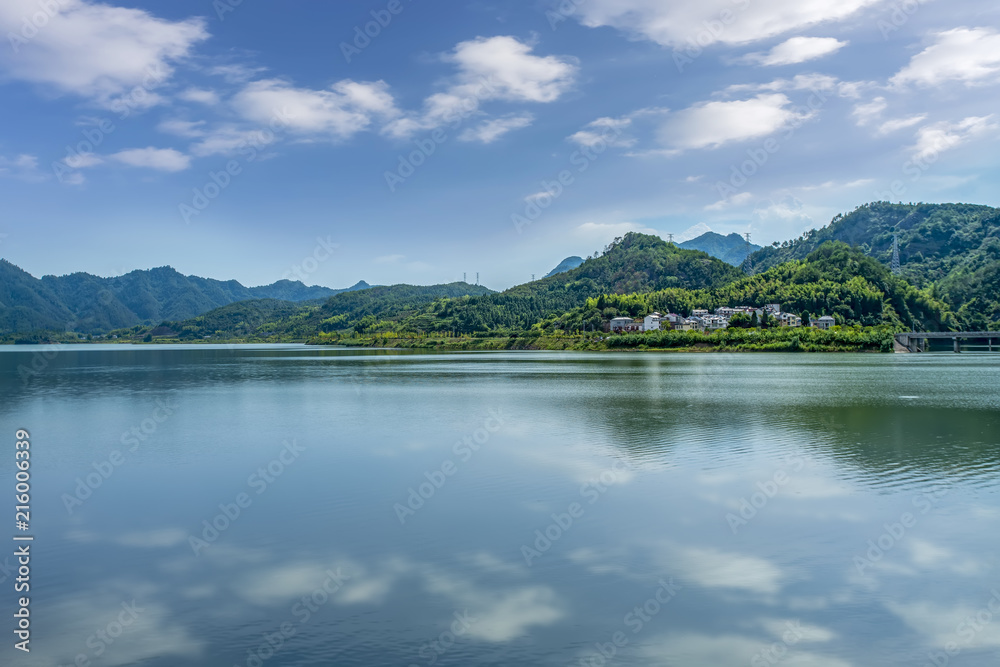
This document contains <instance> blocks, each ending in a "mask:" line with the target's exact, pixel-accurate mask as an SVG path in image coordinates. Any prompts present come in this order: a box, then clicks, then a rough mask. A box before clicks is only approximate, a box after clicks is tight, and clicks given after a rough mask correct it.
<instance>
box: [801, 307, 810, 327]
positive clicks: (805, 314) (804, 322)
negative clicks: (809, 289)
mask: <svg viewBox="0 0 1000 667" xmlns="http://www.w3.org/2000/svg"><path fill="white" fill-rule="evenodd" d="M802 326H804V327H808V326H812V320H811V319H810V316H809V311H808V310H807V311H805V312H803V313H802Z"/></svg>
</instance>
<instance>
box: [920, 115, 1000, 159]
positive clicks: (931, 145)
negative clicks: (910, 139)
mask: <svg viewBox="0 0 1000 667" xmlns="http://www.w3.org/2000/svg"><path fill="white" fill-rule="evenodd" d="M992 119H993V114H990V115H989V116H969V117H968V118H964V119H962V120H960V121H958V122H955V123H949V122H947V121H942V122H940V123H933V124H931V125H925V126H924V127H922V128H920V129H919V130H917V141H916V143H915V144H914V145H913V146H912V147H911V151H912V153H913V158H914V160H918V161H933V160H934V159H936V158H937V156H938V154H939V153H941V152H943V151H946V150H949V149H952V148H955V147H957V146H960V145H961V144H964V143H966V142H967V141H969V140H970V139H973V138H975V137H978V136H981V135H983V134H986V133H988V132H992V131H995V130H996V129H997V124H996V123H994V122H992Z"/></svg>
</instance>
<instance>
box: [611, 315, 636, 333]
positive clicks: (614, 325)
mask: <svg viewBox="0 0 1000 667" xmlns="http://www.w3.org/2000/svg"><path fill="white" fill-rule="evenodd" d="M611 331H612V332H615V331H618V332H623V331H642V322H636V321H635V320H633V319H632V318H631V317H616V318H614V319H613V320H611Z"/></svg>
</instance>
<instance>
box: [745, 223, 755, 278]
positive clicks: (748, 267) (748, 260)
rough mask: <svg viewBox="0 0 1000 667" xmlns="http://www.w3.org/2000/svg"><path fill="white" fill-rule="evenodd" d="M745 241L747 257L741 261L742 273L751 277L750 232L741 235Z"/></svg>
mask: <svg viewBox="0 0 1000 667" xmlns="http://www.w3.org/2000/svg"><path fill="white" fill-rule="evenodd" d="M743 236H744V237H745V238H746V240H747V257H746V259H744V260H743V271H744V272H745V273H746V274H747V275H748V276H752V275H753V259H752V258H751V257H750V255H751V252H750V232H747V233H746V234H744V235H743Z"/></svg>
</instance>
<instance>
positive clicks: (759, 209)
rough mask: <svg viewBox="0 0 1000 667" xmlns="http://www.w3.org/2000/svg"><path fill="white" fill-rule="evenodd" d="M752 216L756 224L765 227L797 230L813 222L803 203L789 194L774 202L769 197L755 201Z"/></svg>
mask: <svg viewBox="0 0 1000 667" xmlns="http://www.w3.org/2000/svg"><path fill="white" fill-rule="evenodd" d="M752 216H753V221H754V223H755V225H756V226H759V227H763V228H766V229H775V228H783V229H789V228H790V229H794V230H796V231H798V230H802V229H806V228H807V227H809V226H810V225H812V224H813V219H812V217H811V216H809V214H808V213H806V210H805V204H804V203H803V202H802V201H800V200H798V199H796V198H795V197H792V196H791V195H788V196H786V197H783V198H782V199H780V200H778V201H776V202H775V201H772V200H770V199H766V200H762V201H760V202H757V205H756V206H755V207H754V210H753V214H752Z"/></svg>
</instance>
